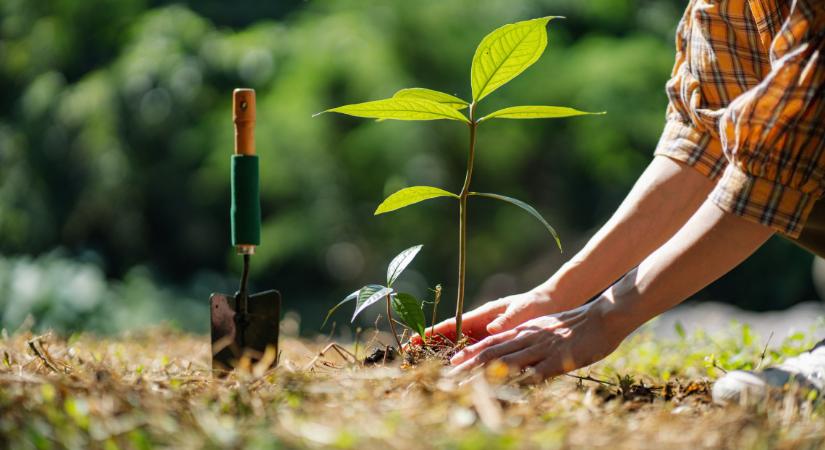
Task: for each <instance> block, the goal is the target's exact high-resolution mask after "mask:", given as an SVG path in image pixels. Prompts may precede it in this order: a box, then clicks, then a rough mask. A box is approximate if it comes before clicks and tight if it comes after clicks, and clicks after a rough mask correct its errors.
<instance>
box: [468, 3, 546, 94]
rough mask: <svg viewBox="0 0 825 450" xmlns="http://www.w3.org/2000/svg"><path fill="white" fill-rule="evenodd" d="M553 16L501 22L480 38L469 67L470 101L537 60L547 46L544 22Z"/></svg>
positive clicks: (513, 76)
mask: <svg viewBox="0 0 825 450" xmlns="http://www.w3.org/2000/svg"><path fill="white" fill-rule="evenodd" d="M555 18H556V17H541V18H538V19H532V20H525V21H523V22H516V23H511V24H508V25H504V26H503V27H501V28H498V29H496V30H494V31H493V32H492V33H490V34H488V35H487V36H485V37H484V39H482V40H481V43H480V44H478V48H476V53H475V55H474V56H473V64H472V67H471V68H470V84H471V85H472V88H473V101H474V102H479V101H481V99H483V98H484V97H486V96H488V95H489V94H490V93H492V92H493V91H495V90H496V89H498V88H499V87H501V86H503V85H504V84H505V83H507V82H508V81H510V80H512V79H513V78H515V77H517V76H518V75H519V74H520V73H522V72H524V71H525V70H526V69H527V68H528V67H530V66H531V65H533V63H535V62H536V61H537V60H538V59H539V57H540V56H541V54H542V52H543V51H544V49H545V47H547V29H546V27H547V22H549V21H550V19H555Z"/></svg>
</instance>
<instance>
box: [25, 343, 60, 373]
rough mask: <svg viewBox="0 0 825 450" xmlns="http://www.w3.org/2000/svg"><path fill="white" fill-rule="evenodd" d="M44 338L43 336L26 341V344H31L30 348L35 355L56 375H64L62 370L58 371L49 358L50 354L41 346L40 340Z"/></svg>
mask: <svg viewBox="0 0 825 450" xmlns="http://www.w3.org/2000/svg"><path fill="white" fill-rule="evenodd" d="M42 338H43V336H35V337H33V338H31V339H29V340H28V341H26V343H27V344H29V348H30V349H32V352H34V354H35V355H36V356H37V357H38V358H40V359H41V360H42V361H43V363H44V364H46V366H47V367H48V368H49V369H52V370H53V371H54V372H55V373H62V372H61V370H60V369H58V368H57V366H56V365H55V364H54V363H53V362H52V360H51V358H49V354H48V352H46V349H44V348H42V346H41V345H40V340H41V339H42Z"/></svg>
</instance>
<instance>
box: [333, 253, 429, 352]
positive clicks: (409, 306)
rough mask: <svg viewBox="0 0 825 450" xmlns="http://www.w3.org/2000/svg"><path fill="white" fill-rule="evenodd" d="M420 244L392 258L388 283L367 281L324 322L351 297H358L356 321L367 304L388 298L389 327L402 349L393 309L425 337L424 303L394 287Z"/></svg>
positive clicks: (403, 320)
mask: <svg viewBox="0 0 825 450" xmlns="http://www.w3.org/2000/svg"><path fill="white" fill-rule="evenodd" d="M421 247H422V246H421V245H416V246H414V247H410V248H408V249H406V250H404V251H403V252H401V253H399V254H398V255H397V256H396V257H395V258H393V259H392V261H390V264H389V266H387V285H386V286H383V285H380V284H368V285H366V286H364V287H362V288H361V289H358V290H357V291H355V292H353V293H352V294H350V295H348V296H347V297H346V298H345V299H343V300H341V301H340V302H339V303H338V304H337V305H335V306H333V307H332V309H330V310H329V312H328V313H327V317H326V319H325V320H324V325H326V323H327V320H329V317H330V316H331V315H332V313H334V312H335V310H336V309H338V308H340V307H341V306H342V305H343V304H344V303H347V302H349V301H351V300H356V299H357V301H356V302H355V312H354V313H353V314H352V320H353V321H354V320H355V318H356V317H358V315H359V314H361V312H362V311H364V310H365V309H367V307H369V306H370V305H372V304H374V303H376V302H378V301H380V300H381V299H385V300H386V301H387V321H388V322H389V323H390V329H391V330H392V335H393V337H395V342H396V344H398V351H399V352H400V351H403V350H402V348H403V347H402V345H401V340H400V339H399V337H398V333H397V332H396V331H395V324H394V323H393V318H392V312H393V311H395V313H396V314H397V315H398V318H399V319H401V323H403V324H404V325H406V326H407V327H409V328H410V329H411V330H413V331H415V332H416V333H418V334H419V335H421V336H424V330H425V327H426V322H425V320H426V319H424V309H423V304H422V303H419V302H418V300H416V298H415V297H414V296H413V295H411V294H407V293H404V292H396V291H395V289H393V287H392V285H393V284H394V283H395V280H397V279H398V277H399V275H401V272H403V271H404V269H406V268H407V266H409V265H410V263H411V262H412V260H413V259H415V256H416V255H418V252H419V251H421ZM321 327H323V325H321Z"/></svg>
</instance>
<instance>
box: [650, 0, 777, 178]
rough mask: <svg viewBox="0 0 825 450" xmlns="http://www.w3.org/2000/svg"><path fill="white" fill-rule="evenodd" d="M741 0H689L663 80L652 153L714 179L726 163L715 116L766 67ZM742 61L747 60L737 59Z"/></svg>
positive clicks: (754, 32) (760, 76) (744, 4)
mask: <svg viewBox="0 0 825 450" xmlns="http://www.w3.org/2000/svg"><path fill="white" fill-rule="evenodd" d="M755 35H756V27H755V25H754V20H753V17H752V14H751V12H750V8H749V7H748V5H747V3H746V2H745V0H739V1H736V0H730V1H718V0H692V1H691V2H690V4H689V5H688V6H687V8H686V9H685V13H684V15H683V16H682V19H681V20H680V21H679V25H678V27H677V29H676V61H675V63H674V66H673V72H672V74H671V78H670V80H669V81H668V82H667V85H666V86H665V91H666V92H667V96H668V100H669V103H668V107H667V114H666V119H667V122H666V124H665V128H664V131H663V132H662V137H661V138H660V139H659V144H658V145H657V146H656V151H655V154H656V155H662V156H667V157H669V158H672V159H675V160H677V161H681V162H683V163H685V164H687V165H688V166H691V167H693V168H694V169H696V170H698V171H699V172H700V173H702V174H703V175H705V176H707V177H710V178H711V179H713V180H717V179H718V178H719V177H720V176H721V175H722V173H723V172H724V170H725V168H726V167H727V165H728V160H727V158H726V157H725V155H724V152H723V151H722V144H721V142H720V140H719V132H718V129H719V117H720V116H721V115H722V113H723V112H724V109H725V108H726V107H727V106H728V104H729V103H730V100H732V99H733V98H736V97H737V96H739V95H741V94H742V93H744V92H746V91H747V90H748V89H750V88H752V87H754V86H756V85H757V84H758V82H759V80H760V79H761V78H762V74H763V72H767V70H768V68H769V62H768V57H767V55H765V54H763V53H764V52H762V51H760V49H759V46H758V44H757V43H756V39H755ZM741 61H746V62H747V63H746V64H743V63H741Z"/></svg>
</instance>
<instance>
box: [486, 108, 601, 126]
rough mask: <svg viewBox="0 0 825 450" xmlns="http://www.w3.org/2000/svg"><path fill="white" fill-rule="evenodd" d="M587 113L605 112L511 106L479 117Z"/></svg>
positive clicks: (553, 116) (556, 117) (503, 117)
mask: <svg viewBox="0 0 825 450" xmlns="http://www.w3.org/2000/svg"><path fill="white" fill-rule="evenodd" d="M587 114H599V115H600V114H605V112H604V111H602V112H587V111H579V110H578V109H573V108H568V107H566V106H511V107H509V108H504V109H499V110H498V111H495V112H492V113H490V114H487V115H486V116H484V117H482V118H481V119H478V121H479V122H483V121H485V120H487V119H558V118H560V117H573V116H584V115H587Z"/></svg>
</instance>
